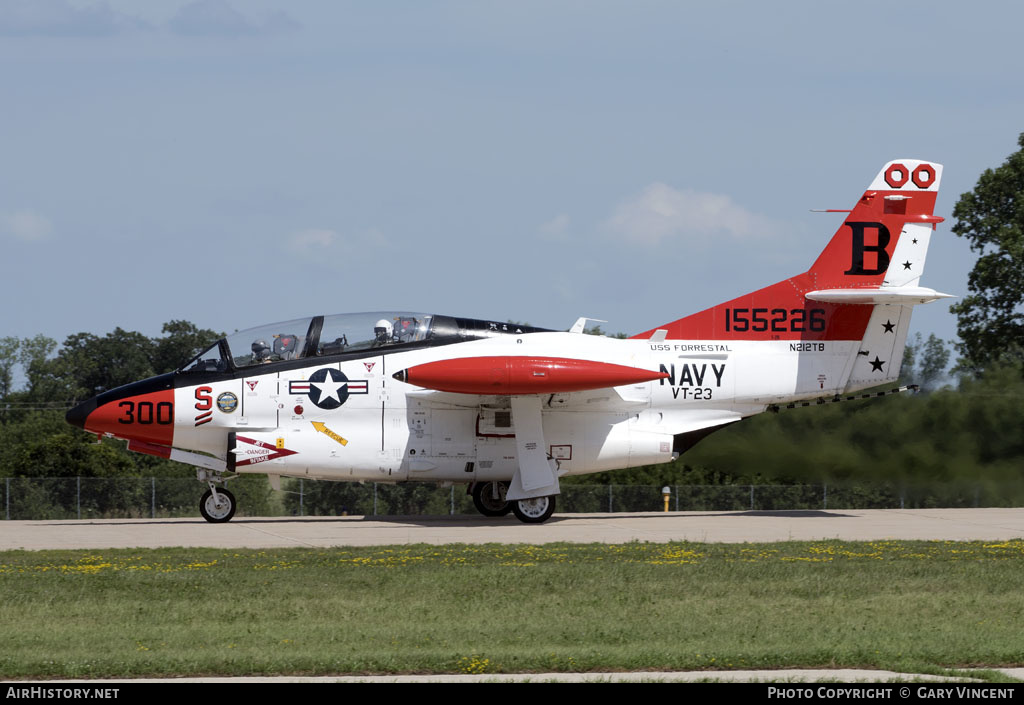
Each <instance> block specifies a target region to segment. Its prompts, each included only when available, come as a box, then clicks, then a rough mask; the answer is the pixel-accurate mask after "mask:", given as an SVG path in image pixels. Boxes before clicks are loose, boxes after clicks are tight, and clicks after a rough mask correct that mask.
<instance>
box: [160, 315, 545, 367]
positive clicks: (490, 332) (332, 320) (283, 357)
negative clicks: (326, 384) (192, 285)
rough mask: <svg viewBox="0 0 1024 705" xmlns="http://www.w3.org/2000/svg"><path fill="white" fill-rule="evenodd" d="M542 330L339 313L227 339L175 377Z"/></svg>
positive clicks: (431, 317)
mask: <svg viewBox="0 0 1024 705" xmlns="http://www.w3.org/2000/svg"><path fill="white" fill-rule="evenodd" d="M544 331H546V329H544V328H534V327H532V326H521V325H518V324H514V323H499V322H497V321H483V320H476V319H472V318H453V317H451V316H439V315H436V314H429V313H395V312H391V311H387V312H376V313H342V314H337V315H334V316H313V317H312V318H299V319H296V320H294V321H285V322H283V323H273V324H270V325H265V326H258V327H256V328H249V329H248V330H243V331H239V332H237V333H232V334H231V335H229V336H227V337H226V338H222V339H221V340H218V341H217V342H216V343H214V344H213V345H211V346H210V347H209V348H208V349H206V350H204V351H203V352H201V353H200V354H199V355H197V356H196V357H194V358H193V359H192V360H190V361H189V362H188V363H186V364H185V365H184V366H182V368H181V369H180V370H179V372H228V371H231V370H235V369H243V368H248V367H256V366H259V365H265V364H268V363H272V362H282V361H287V360H299V359H303V358H310V357H325V356H328V355H338V354H342V353H349V352H359V351H363V350H373V349H381V352H383V351H384V350H383V349H385V348H386V349H391V348H393V347H395V346H406V345H411V344H414V343H431V344H435V345H446V344H449V343H458V342H460V341H464V340H473V339H477V338H489V337H492V336H497V335H508V334H516V333H538V332H544Z"/></svg>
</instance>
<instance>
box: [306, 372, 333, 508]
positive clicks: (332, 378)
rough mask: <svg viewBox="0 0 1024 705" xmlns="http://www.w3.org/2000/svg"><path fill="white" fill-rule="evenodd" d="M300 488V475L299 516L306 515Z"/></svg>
mask: <svg viewBox="0 0 1024 705" xmlns="http://www.w3.org/2000/svg"><path fill="white" fill-rule="evenodd" d="M332 379H333V378H332ZM302 490H303V486H302V478H301V477H300V478H299V516H300V517H304V516H306V505H305V501H304V500H305V499H306V497H305V495H303V494H302Z"/></svg>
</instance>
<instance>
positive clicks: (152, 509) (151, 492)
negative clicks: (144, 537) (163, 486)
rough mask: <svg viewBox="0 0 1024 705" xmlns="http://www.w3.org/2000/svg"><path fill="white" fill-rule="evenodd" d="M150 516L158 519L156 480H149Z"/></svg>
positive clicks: (152, 478) (153, 478)
mask: <svg viewBox="0 0 1024 705" xmlns="http://www.w3.org/2000/svg"><path fill="white" fill-rule="evenodd" d="M149 514H150V518H152V519H156V478H155V477H151V478H149Z"/></svg>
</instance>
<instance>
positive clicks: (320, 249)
mask: <svg viewBox="0 0 1024 705" xmlns="http://www.w3.org/2000/svg"><path fill="white" fill-rule="evenodd" d="M284 247H285V249H286V250H288V251H289V252H292V253H293V254H297V255H302V256H314V257H316V256H320V255H324V254H326V253H328V252H341V251H344V252H345V253H346V255H347V256H353V253H355V252H368V251H369V252H372V251H378V252H379V251H381V250H393V249H395V246H394V245H393V243H392V242H391V240H389V239H388V237H387V236H386V235H384V233H382V232H381V231H380V230H378V229H377V228H370V229H368V230H364V231H362V232H360V233H359V234H357V235H343V234H341V233H339V232H338V231H336V230H328V229H327V228H307V229H305V230H296V231H294V232H292V233H289V234H288V236H287V237H286V238H285V240H284Z"/></svg>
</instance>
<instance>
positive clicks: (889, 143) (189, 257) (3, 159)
mask: <svg viewBox="0 0 1024 705" xmlns="http://www.w3.org/2000/svg"><path fill="white" fill-rule="evenodd" d="M1021 26H1024V5H1020V4H1019V3H996V2H993V3H983V4H979V5H974V6H970V8H968V7H967V6H965V5H963V4H957V3H939V2H904V3H881V2H877V3H876V2H862V3H858V4H857V5H856V6H855V7H854V6H849V5H843V4H827V3H820V2H784V3H743V2H719V3H684V2H644V1H639V2H637V1H631V2H558V1H556V0H548V1H545V2H529V1H523V0H520V1H517V2H482V1H479V0H473V1H467V2H426V1H417V2H327V1H323V2H314V1H312V0H310V1H303V0H297V1H294V2H287V3H285V2H271V1H269V0H268V1H258V0H246V1H244V2H243V0H197V1H188V2H186V1H182V0H149V1H148V2H146V3H138V2H127V1H125V2H122V1H114V0H108V1H107V2H93V1H87V0H83V1H77V0H76V1H72V0H32V1H31V2H29V1H28V0H0V243H2V245H3V250H2V251H3V253H4V255H3V277H2V279H0V295H2V297H3V299H4V301H5V302H6V304H7V305H6V306H5V307H4V311H3V314H2V318H0V336H3V335H16V336H19V337H24V336H31V335H35V334H36V333H43V334H46V335H48V336H50V337H53V338H56V339H57V340H63V338H64V337H65V336H67V335H68V334H70V333H73V332H77V331H89V332H93V333H97V334H102V333H105V332H107V331H109V330H112V329H113V328H114V327H115V326H121V327H123V328H127V329H133V330H139V331H142V332H143V333H146V334H147V335H156V334H158V333H159V332H160V326H161V324H162V323H163V322H165V321H168V320H171V319H188V320H191V321H193V322H195V323H197V324H198V325H200V326H203V327H209V328H214V329H218V330H225V331H231V330H234V329H236V328H238V329H241V328H247V327H251V326H255V325H259V324H261V323H267V322H272V321H277V320H287V319H292V318H298V317H301V316H305V315H312V314H315V313H340V312H346V311H375V310H387V309H410V310H423V311H433V312H437V313H448V314H454V315H465V316H474V317H484V318H495V319H509V318H511V319H515V320H519V321H527V322H529V323H532V324H534V325H541V326H547V327H553V328H565V327H568V326H569V325H570V324H571V323H572V322H573V321H574V320H575V319H576V317H578V316H580V315H586V316H593V317H597V318H603V319H607V320H608V321H609V323H608V324H606V325H605V328H606V329H608V330H612V331H624V332H629V333H634V332H638V331H641V330H645V329H648V328H651V327H654V326H656V325H658V324H661V323H664V322H667V321H670V320H673V319H675V318H678V317H680V316H682V315H684V314H686V313H690V312H694V311H697V310H700V309H702V308H705V307H707V306H709V305H712V304H715V303H717V302H719V301H722V300H726V299H728V298H731V297H732V296H734V295H737V294H739V293H743V292H745V291H749V290H752V289H755V288H758V287H760V286H763V285H766V284H770V283H772V282H775V281H778V280H780V279H783V278H785V277H787V276H790V275H792V274H796V273H798V272H801V271H804V270H805V269H806V268H807V267H808V266H809V264H810V263H811V262H812V261H813V260H814V258H815V256H816V255H817V254H818V252H819V251H820V250H821V249H822V248H823V247H824V245H825V243H826V242H827V241H828V239H829V238H830V237H831V235H832V233H833V232H834V231H835V230H836V228H837V227H838V225H839V223H840V222H841V216H836V215H834V214H815V213H810V212H809V209H811V208H849V207H851V206H852V205H853V202H854V200H855V199H856V198H857V197H858V196H859V195H860V193H861V192H862V191H863V190H864V188H865V187H866V186H867V185H868V183H869V182H870V180H871V178H872V177H873V176H874V175H875V173H876V172H877V171H878V170H879V168H880V167H881V166H882V165H883V164H884V163H885V162H886V161H888V160H890V159H894V158H900V157H909V158H921V159H927V160H933V161H937V162H940V163H943V164H944V165H945V174H944V177H943V185H942V191H941V193H940V194H939V202H938V206H937V212H938V214H939V215H943V216H946V217H947V219H949V220H947V222H946V223H945V224H943V225H940V226H939V236H938V237H937V238H935V239H934V240H933V241H932V249H931V251H930V252H929V258H928V265H927V269H926V271H925V274H924V277H923V279H922V284H923V285H925V286H931V287H933V288H936V289H938V290H940V291H944V292H948V293H952V294H963V293H966V291H967V284H966V282H967V273H968V272H969V270H970V268H971V266H972V264H973V260H974V257H973V255H972V254H971V253H970V251H969V249H968V247H967V244H966V243H965V242H964V241H962V240H961V239H960V238H957V237H956V236H954V235H953V234H952V233H951V232H950V230H949V226H950V225H951V224H952V222H951V212H952V208H953V205H954V204H955V202H956V199H957V198H958V196H959V194H961V193H963V192H964V191H968V190H970V189H971V188H972V187H973V186H974V184H975V182H976V180H977V178H978V176H979V174H980V173H981V172H982V171H983V170H984V169H986V168H989V167H995V166H998V165H999V164H1001V163H1002V161H1003V160H1004V159H1005V157H1006V156H1007V155H1008V154H1010V153H1011V152H1013V151H1014V150H1015V149H1016V139H1017V136H1018V134H1019V133H1020V132H1022V131H1024V90H1022V89H1024V66H1022V64H1024V53H1022V52H1021V51H1020V48H1019V28H1020V27H1021ZM912 330H913V331H920V332H922V333H923V334H924V335H926V336H927V334H928V333H930V332H935V333H937V334H938V335H940V336H941V337H944V338H951V337H953V336H954V335H955V319H954V317H953V316H952V315H951V314H949V312H948V304H946V303H944V302H938V303H934V304H931V305H928V306H925V307H921V308H919V309H918V310H917V312H916V314H915V319H914V323H913V328H912Z"/></svg>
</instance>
